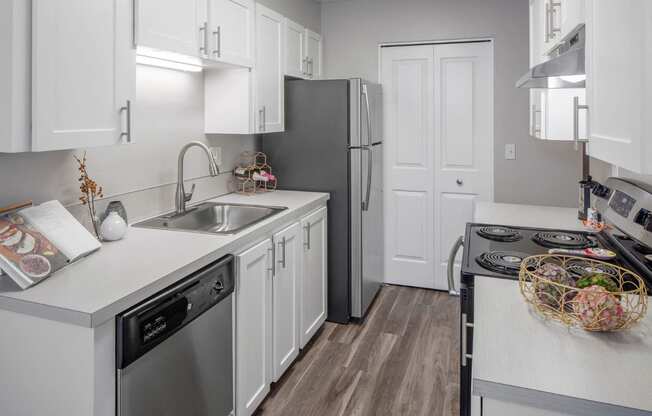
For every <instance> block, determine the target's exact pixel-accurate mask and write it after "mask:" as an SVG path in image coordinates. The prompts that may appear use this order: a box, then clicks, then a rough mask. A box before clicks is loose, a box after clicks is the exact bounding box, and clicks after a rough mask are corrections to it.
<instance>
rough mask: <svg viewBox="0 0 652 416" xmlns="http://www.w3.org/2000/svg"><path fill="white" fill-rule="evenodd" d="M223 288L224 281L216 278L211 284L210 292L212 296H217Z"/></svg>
mask: <svg viewBox="0 0 652 416" xmlns="http://www.w3.org/2000/svg"><path fill="white" fill-rule="evenodd" d="M223 290H224V283H222V282H221V281H219V280H218V281H216V282H215V284H213V287H212V288H211V293H212V294H213V296H217V295H219V294H220V293H222V291H223Z"/></svg>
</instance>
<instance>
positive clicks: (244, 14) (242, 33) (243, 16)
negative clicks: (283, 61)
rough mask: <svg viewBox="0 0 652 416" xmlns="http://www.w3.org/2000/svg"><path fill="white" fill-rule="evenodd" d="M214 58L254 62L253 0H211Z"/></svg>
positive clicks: (210, 28)
mask: <svg viewBox="0 0 652 416" xmlns="http://www.w3.org/2000/svg"><path fill="white" fill-rule="evenodd" d="M208 9H209V19H208V20H209V36H210V42H209V45H210V51H209V57H210V59H214V60H217V61H221V62H227V63H231V64H236V65H244V66H252V65H253V63H254V2H253V0H209V7H208Z"/></svg>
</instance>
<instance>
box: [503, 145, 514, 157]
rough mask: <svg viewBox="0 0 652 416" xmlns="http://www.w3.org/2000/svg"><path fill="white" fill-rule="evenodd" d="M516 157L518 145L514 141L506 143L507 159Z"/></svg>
mask: <svg viewBox="0 0 652 416" xmlns="http://www.w3.org/2000/svg"><path fill="white" fill-rule="evenodd" d="M515 159H516V145H515V144H514V143H509V144H506V145H505V160H515Z"/></svg>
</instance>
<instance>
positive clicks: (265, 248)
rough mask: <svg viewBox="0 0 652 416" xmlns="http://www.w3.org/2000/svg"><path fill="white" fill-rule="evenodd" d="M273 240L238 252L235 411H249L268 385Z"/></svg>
mask: <svg viewBox="0 0 652 416" xmlns="http://www.w3.org/2000/svg"><path fill="white" fill-rule="evenodd" d="M273 248H274V246H273V244H272V240H270V239H267V240H265V241H263V242H261V243H259V244H257V245H256V246H254V247H252V248H250V249H249V250H247V251H245V252H243V253H242V254H240V255H238V256H237V258H238V263H237V264H238V279H237V284H236V305H237V306H236V319H237V320H236V413H237V415H238V416H245V415H250V414H252V413H253V412H254V411H255V410H256V408H257V407H258V405H260V403H261V402H262V401H263V399H264V398H265V396H266V395H267V393H269V386H270V379H271V376H270V357H271V351H270V346H271V338H272V325H271V323H272V321H271V318H272V302H271V300H272V299H271V293H272V282H271V279H272V267H273V263H272V262H273V258H272V251H273Z"/></svg>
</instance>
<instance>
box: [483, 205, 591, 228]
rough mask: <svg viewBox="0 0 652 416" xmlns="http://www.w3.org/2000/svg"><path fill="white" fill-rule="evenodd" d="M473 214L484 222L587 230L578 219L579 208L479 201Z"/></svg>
mask: <svg viewBox="0 0 652 416" xmlns="http://www.w3.org/2000/svg"><path fill="white" fill-rule="evenodd" d="M473 216H474V221H475V222H479V223H483V224H495V225H512V226H515V227H537V228H556V229H562V230H585V228H584V226H583V225H582V223H581V222H580V221H579V220H578V219H577V208H561V207H546V206H540V205H518V204H498V203H495V202H477V203H476V204H475V208H474V212H473Z"/></svg>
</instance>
